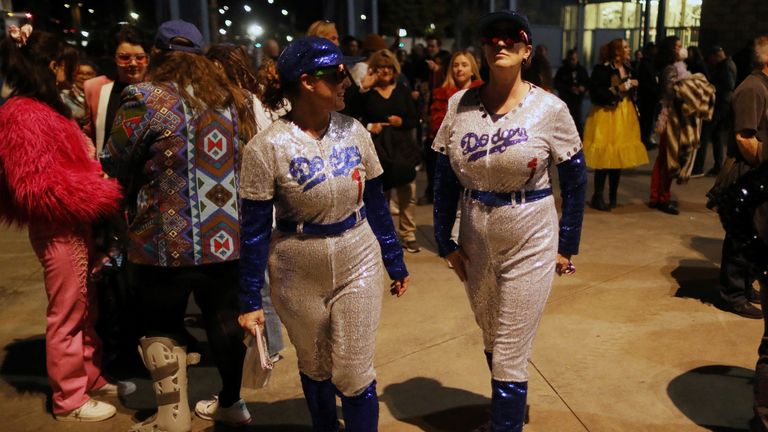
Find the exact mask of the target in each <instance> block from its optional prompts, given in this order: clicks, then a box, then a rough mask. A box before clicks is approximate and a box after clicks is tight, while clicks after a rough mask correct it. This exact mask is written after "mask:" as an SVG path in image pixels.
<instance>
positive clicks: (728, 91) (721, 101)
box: [693, 45, 736, 176]
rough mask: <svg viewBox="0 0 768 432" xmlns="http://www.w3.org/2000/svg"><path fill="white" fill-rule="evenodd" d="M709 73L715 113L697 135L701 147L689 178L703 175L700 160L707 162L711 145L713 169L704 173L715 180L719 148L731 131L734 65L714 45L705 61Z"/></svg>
mask: <svg viewBox="0 0 768 432" xmlns="http://www.w3.org/2000/svg"><path fill="white" fill-rule="evenodd" d="M707 60H708V61H709V65H710V68H709V70H710V71H711V73H710V76H709V77H708V78H709V81H710V82H711V83H712V85H714V86H715V96H716V97H715V111H714V114H712V120H711V121H708V122H705V123H704V127H703V130H702V132H701V146H700V147H699V151H698V152H697V153H696V161H695V162H694V164H693V175H696V174H703V173H704V160H705V159H706V158H707V146H708V145H709V143H710V142H711V143H712V156H713V157H714V165H713V166H712V169H710V170H709V171H707V175H708V176H716V175H717V174H718V173H719V172H720V167H721V166H722V165H723V148H724V144H725V142H726V134H727V133H728V132H729V130H730V128H731V124H730V123H731V121H730V118H731V95H732V94H733V90H734V89H735V88H736V64H735V63H734V62H733V60H731V58H730V57H728V56H727V55H726V54H725V51H724V50H723V48H722V47H720V46H718V45H715V46H713V47H712V49H710V51H709V56H708V59H707Z"/></svg>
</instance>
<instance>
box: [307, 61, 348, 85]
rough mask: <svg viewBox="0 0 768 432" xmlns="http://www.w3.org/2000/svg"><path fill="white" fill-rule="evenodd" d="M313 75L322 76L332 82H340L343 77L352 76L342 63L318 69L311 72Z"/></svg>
mask: <svg viewBox="0 0 768 432" xmlns="http://www.w3.org/2000/svg"><path fill="white" fill-rule="evenodd" d="M312 76H313V77H317V78H322V79H324V80H326V81H328V82H330V83H333V84H340V83H341V82H342V81H344V79H346V78H349V79H350V80H352V77H351V76H350V75H349V71H348V70H347V68H346V67H344V65H343V64H341V65H338V66H331V67H327V68H322V69H318V70H316V71H314V72H312Z"/></svg>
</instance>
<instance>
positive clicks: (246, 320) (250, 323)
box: [237, 309, 265, 336]
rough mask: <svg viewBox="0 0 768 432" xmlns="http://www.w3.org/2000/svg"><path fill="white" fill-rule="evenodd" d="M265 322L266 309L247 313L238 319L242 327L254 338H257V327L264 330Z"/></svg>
mask: <svg viewBox="0 0 768 432" xmlns="http://www.w3.org/2000/svg"><path fill="white" fill-rule="evenodd" d="M264 321H265V320H264V309H259V310H255V311H252V312H246V313H244V314H240V316H239V317H237V322H238V323H239V324H240V327H242V328H243V329H244V330H245V331H247V332H248V333H250V334H252V335H253V336H256V326H259V327H261V328H262V329H263V328H264Z"/></svg>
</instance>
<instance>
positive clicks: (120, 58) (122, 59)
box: [115, 53, 149, 66]
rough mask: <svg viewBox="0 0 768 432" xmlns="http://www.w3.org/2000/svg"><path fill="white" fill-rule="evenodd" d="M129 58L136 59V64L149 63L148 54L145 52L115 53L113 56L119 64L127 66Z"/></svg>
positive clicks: (129, 61)
mask: <svg viewBox="0 0 768 432" xmlns="http://www.w3.org/2000/svg"><path fill="white" fill-rule="evenodd" d="M131 60H136V63H137V64H140V65H145V64H147V63H149V56H148V55H147V54H126V53H117V55H116V56H115V62H116V63H117V64H118V65H120V66H127V65H129V64H131Z"/></svg>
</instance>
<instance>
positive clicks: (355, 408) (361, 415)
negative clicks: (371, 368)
mask: <svg viewBox="0 0 768 432" xmlns="http://www.w3.org/2000/svg"><path fill="white" fill-rule="evenodd" d="M341 411H342V412H343V413H344V425H345V429H344V430H345V431H347V432H376V431H378V430H379V397H378V396H377V395H376V381H373V382H372V383H371V385H369V386H368V388H366V389H365V391H363V392H362V393H360V394H359V395H357V396H353V397H348V396H343V395H342V396H341Z"/></svg>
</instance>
